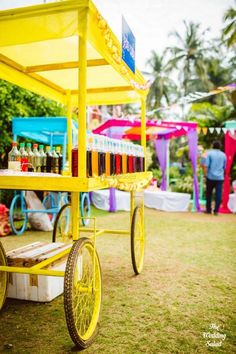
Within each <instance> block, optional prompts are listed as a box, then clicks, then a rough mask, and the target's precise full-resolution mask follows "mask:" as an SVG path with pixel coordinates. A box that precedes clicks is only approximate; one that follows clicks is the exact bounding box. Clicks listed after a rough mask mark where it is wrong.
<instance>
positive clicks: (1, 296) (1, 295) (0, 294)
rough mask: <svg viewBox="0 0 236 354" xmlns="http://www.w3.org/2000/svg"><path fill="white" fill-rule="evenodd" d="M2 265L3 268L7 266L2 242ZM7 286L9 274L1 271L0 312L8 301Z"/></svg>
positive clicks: (0, 249) (0, 259) (0, 245)
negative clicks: (6, 300)
mask: <svg viewBox="0 0 236 354" xmlns="http://www.w3.org/2000/svg"><path fill="white" fill-rule="evenodd" d="M0 265H1V266H6V265H7V258H6V254H5V251H4V248H3V246H2V243H1V242H0ZM7 284H8V273H7V272H1V271H0V310H1V308H2V307H3V305H4V302H5V299H6V294H7Z"/></svg>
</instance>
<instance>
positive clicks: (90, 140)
mask: <svg viewBox="0 0 236 354" xmlns="http://www.w3.org/2000/svg"><path fill="white" fill-rule="evenodd" d="M92 145H93V136H92V134H91V133H90V132H88V133H87V137H86V154H87V177H92Z"/></svg>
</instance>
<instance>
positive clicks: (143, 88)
mask: <svg viewBox="0 0 236 354" xmlns="http://www.w3.org/2000/svg"><path fill="white" fill-rule="evenodd" d="M0 47H1V54H0V55H1V63H0V78H1V79H4V80H7V81H9V82H12V83H14V84H16V85H19V86H21V87H24V88H26V89H28V90H31V91H33V92H35V93H37V94H40V95H42V96H44V97H47V98H49V99H53V100H56V101H57V102H60V103H62V104H64V105H65V106H67V119H68V151H71V146H72V143H71V141H72V139H71V113H72V108H73V107H78V126H79V134H78V150H79V163H78V176H79V177H71V175H70V174H69V175H65V176H61V177H58V178H53V177H49V176H48V177H45V176H36V175H32V174H31V175H27V174H22V175H20V176H15V175H8V176H7V177H6V176H3V175H0V189H14V190H43V191H44V190H47V191H67V192H71V209H72V235H73V245H72V247H71V248H69V250H66V251H64V252H61V253H59V254H57V255H56V256H54V257H51V258H50V259H48V260H46V261H43V262H41V263H39V264H37V265H34V266H32V267H30V268H23V267H13V266H12V267H10V266H8V265H7V261H6V256H5V253H4V249H3V247H2V245H1V247H0V308H2V306H3V305H4V301H5V297H6V293H7V282H8V274H9V273H10V272H14V273H24V274H35V275H47V276H48V275H53V276H58V277H64V307H65V315H66V321H67V325H68V330H69V333H70V336H71V338H72V340H73V341H74V343H75V344H76V345H77V346H78V347H79V348H86V347H87V346H89V345H90V344H91V342H92V341H93V339H94V338H95V335H96V331H97V323H98V320H99V313H100V306H101V289H102V280H101V269H100V264H99V259H98V255H97V253H96V249H95V239H96V236H98V235H100V234H103V233H115V234H117V233H118V234H127V235H131V255H132V263H133V268H134V272H135V273H136V274H139V273H140V272H141V270H142V266H143V255H144V215H143V202H142V203H141V205H138V206H135V200H134V193H135V191H136V190H142V188H144V187H145V186H146V185H147V184H148V182H149V181H150V179H151V177H152V176H151V173H150V172H140V173H133V174H126V175H118V176H114V177H109V178H106V177H104V176H102V177H97V178H87V177H86V107H87V106H89V105H98V104H121V103H122V104H123V103H132V102H140V104H141V121H142V124H141V126H142V134H141V144H142V146H143V147H144V150H145V146H146V134H145V100H146V95H147V92H148V85H147V83H146V82H145V80H144V79H143V77H142V75H141V73H140V72H139V71H138V70H137V69H136V71H135V73H133V72H132V71H131V70H130V69H129V67H128V66H127V65H126V64H125V63H124V62H123V60H122V59H121V57H122V55H121V46H120V43H119V41H118V40H117V38H116V37H115V35H114V34H113V33H112V31H111V29H110V28H109V26H108V24H107V22H106V21H105V20H104V18H103V17H102V16H101V15H100V13H99V12H98V10H97V9H96V7H95V6H94V4H93V3H92V1H90V0H68V1H60V2H56V3H49V4H43V5H37V6H31V7H25V8H19V9H12V10H7V11H1V12H0ZM68 158H69V167H70V168H69V170H71V156H70V154H69V156H68ZM108 187H116V188H119V189H121V190H127V191H130V193H131V211H130V229H129V230H99V229H97V227H96V219H94V225H93V228H92V229H86V232H90V234H91V236H90V237H81V233H82V232H83V231H84V228H82V227H81V226H80V223H79V217H78V216H79V212H78V210H79V193H80V192H89V191H93V190H96V189H103V188H108ZM66 254H68V260H67V265H66V269H65V272H64V271H56V270H49V269H45V267H47V266H48V265H50V264H52V263H53V262H54V261H55V260H58V259H60V258H62V257H64V256H65V255H66Z"/></svg>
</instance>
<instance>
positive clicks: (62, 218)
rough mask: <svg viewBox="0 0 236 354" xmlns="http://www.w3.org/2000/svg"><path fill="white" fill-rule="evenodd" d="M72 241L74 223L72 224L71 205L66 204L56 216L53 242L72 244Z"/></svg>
mask: <svg viewBox="0 0 236 354" xmlns="http://www.w3.org/2000/svg"><path fill="white" fill-rule="evenodd" d="M71 241H72V223H71V205H70V204H64V205H63V206H62V207H61V209H60V211H59V213H58V214H57V216H56V220H55V223H54V226H53V233H52V242H65V243H67V242H71Z"/></svg>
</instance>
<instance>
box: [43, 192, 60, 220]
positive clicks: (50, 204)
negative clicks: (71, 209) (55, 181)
mask: <svg viewBox="0 0 236 354" xmlns="http://www.w3.org/2000/svg"><path fill="white" fill-rule="evenodd" d="M43 205H44V207H45V209H49V210H50V209H56V208H57V207H58V205H57V200H56V198H55V196H54V195H53V194H52V193H48V194H47V195H46V196H45V197H44V198H43ZM58 209H59V208H58ZM48 216H49V218H50V220H51V223H52V224H54V222H55V219H56V213H50V212H48Z"/></svg>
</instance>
